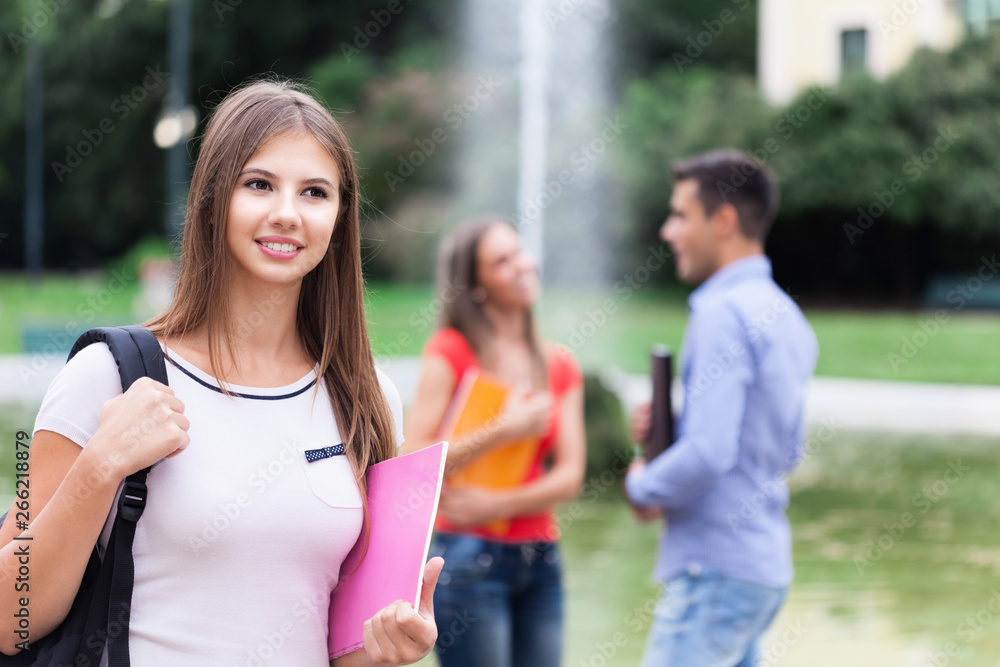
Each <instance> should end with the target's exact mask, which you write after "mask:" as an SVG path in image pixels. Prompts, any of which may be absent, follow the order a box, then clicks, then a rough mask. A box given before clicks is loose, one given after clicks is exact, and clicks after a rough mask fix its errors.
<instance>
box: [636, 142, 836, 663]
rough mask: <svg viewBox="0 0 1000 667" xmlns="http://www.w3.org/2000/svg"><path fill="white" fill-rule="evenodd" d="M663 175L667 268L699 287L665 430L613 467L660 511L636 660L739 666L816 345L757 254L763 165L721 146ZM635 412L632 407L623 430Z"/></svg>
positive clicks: (779, 585)
mask: <svg viewBox="0 0 1000 667" xmlns="http://www.w3.org/2000/svg"><path fill="white" fill-rule="evenodd" d="M673 180H674V191H673V195H672V197H671V200H670V209H671V210H670V216H669V217H668V218H667V221H666V223H665V224H664V225H663V227H662V228H661V230H660V236H661V238H662V239H663V240H664V241H665V242H666V243H668V244H669V245H670V247H671V249H672V251H673V253H674V256H675V261H676V265H677V275H678V277H679V278H680V279H681V280H682V281H684V282H686V283H691V284H699V283H700V286H699V287H698V288H697V289H696V290H695V291H694V292H693V293H692V294H691V296H690V299H689V305H690V308H691V315H690V319H689V322H688V326H687V331H686V332H685V342H684V348H683V353H682V366H683V384H684V394H685V396H684V407H683V411H682V413H681V415H680V417H679V420H678V425H677V434H678V435H677V440H676V441H675V442H674V443H673V445H672V446H671V447H670V448H669V449H667V450H666V451H665V452H664V453H663V454H661V455H659V456H657V457H656V458H655V459H653V460H652V461H648V462H646V461H642V460H641V459H639V460H636V461H635V462H634V463H633V465H632V468H631V469H630V471H629V474H628V477H627V478H626V491H627V493H628V496H629V499H630V501H631V502H632V503H634V504H635V505H636V506H638V509H639V511H638V513H639V514H640V516H643V515H645V516H649V514H650V513H651V512H656V511H657V510H659V511H660V512H662V513H664V514H667V515H668V516H669V528H668V529H667V528H665V529H664V532H663V538H662V541H661V544H660V553H659V558H658V561H657V565H656V576H657V578H658V579H659V580H661V581H662V582H663V583H664V589H663V593H662V597H661V599H660V602H659V604H658V606H657V610H656V615H655V617H654V620H653V625H652V628H651V630H650V636H649V640H648V643H647V647H646V652H645V656H644V658H643V663H642V664H643V667H665V666H667V665H671V666H672V665H677V666H680V667H690V666H693V665H697V666H698V667H733V666H737V665H738V666H739V667H750V666H751V665H755V664H756V658H757V655H758V641H759V639H760V637H761V635H762V634H763V633H764V631H765V630H766V629H767V628H768V626H769V625H770V624H771V622H772V621H773V619H774V617H775V615H776V614H777V612H778V609H779V607H780V606H781V603H782V601H783V600H784V597H785V591H786V589H787V587H788V585H789V584H790V583H791V580H792V548H791V528H790V526H789V523H788V519H787V517H786V516H785V509H786V507H787V506H788V488H787V486H786V485H785V481H784V479H785V476H786V475H787V473H788V472H789V471H791V470H792V469H793V468H794V466H795V465H796V464H797V463H798V461H799V459H801V457H802V453H803V450H804V443H805V430H806V421H805V398H806V387H807V385H808V383H809V380H810V378H811V377H812V374H813V371H814V369H815V366H816V359H817V354H818V349H817V344H816V338H815V336H814V334H813V331H812V328H811V327H810V326H809V323H808V322H807V321H806V319H805V317H804V316H803V315H802V312H801V311H800V310H799V308H798V306H797V305H796V304H795V303H794V302H793V301H792V299H791V298H790V297H789V296H788V295H787V294H786V293H785V292H784V291H782V289H781V288H780V287H778V285H777V284H775V282H774V280H773V279H772V278H771V263H770V261H769V260H768V258H767V257H766V256H765V255H764V240H765V238H766V236H767V233H768V230H769V229H770V227H771V223H772V222H773V220H774V217H775V214H776V213H777V209H778V186H777V182H776V180H775V177H774V175H773V174H772V173H771V172H770V170H769V169H768V168H767V167H765V166H764V165H763V164H761V163H760V162H759V161H757V160H755V159H754V158H752V157H750V156H748V155H745V154H743V153H740V152H738V151H733V150H721V151H713V152H710V153H706V154H703V155H698V156H695V157H692V158H689V159H687V160H683V161H681V162H679V163H677V164H676V165H674V169H673ZM648 424H649V418H648V409H646V410H641V411H640V412H639V413H637V415H636V416H635V417H634V418H633V430H634V431H635V433H634V435H636V436H642V435H644V434H645V432H646V431H647V430H648Z"/></svg>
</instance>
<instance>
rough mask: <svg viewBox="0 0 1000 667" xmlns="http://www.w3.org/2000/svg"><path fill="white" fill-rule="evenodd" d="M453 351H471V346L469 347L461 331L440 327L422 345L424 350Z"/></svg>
mask: <svg viewBox="0 0 1000 667" xmlns="http://www.w3.org/2000/svg"><path fill="white" fill-rule="evenodd" d="M442 348H446V349H455V350H461V351H466V350H468V351H470V352H471V351H472V346H471V345H469V340H468V339H467V338H466V337H465V336H464V335H463V334H462V332H461V331H459V330H458V329H455V328H454V327H442V328H440V329H438V330H437V331H435V332H434V333H433V334H431V337H430V338H429V339H427V343H426V344H425V345H424V350H425V351H426V350H438V349H442Z"/></svg>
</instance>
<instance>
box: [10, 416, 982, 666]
mask: <svg viewBox="0 0 1000 667" xmlns="http://www.w3.org/2000/svg"><path fill="white" fill-rule="evenodd" d="M33 418H34V414H33V412H32V411H31V410H30V409H28V408H26V407H12V406H6V407H3V406H0V438H2V439H0V496H9V494H10V493H11V492H12V489H13V485H12V483H11V482H10V479H9V478H10V476H11V475H12V473H13V471H14V461H15V460H14V455H13V447H14V434H15V432H16V431H17V430H19V429H25V430H30V428H31V425H32V422H33ZM998 478H1000V450H998V448H997V443H996V442H995V441H991V440H987V439H976V438H951V439H948V438H944V439H942V438H920V437H913V436H886V435H864V434H851V433H839V434H836V435H835V437H834V438H833V439H831V440H829V441H828V442H826V443H825V444H823V445H822V446H821V447H820V448H819V449H818V450H817V451H815V452H814V453H812V454H811V455H810V456H809V458H807V460H806V461H805V462H804V463H803V464H802V466H801V467H800V468H799V469H798V470H797V471H796V472H795V474H794V475H793V476H792V478H791V479H790V486H791V488H792V503H791V507H790V510H789V516H790V517H791V520H792V525H793V533H794V538H795V544H794V548H795V565H796V577H795V581H794V583H793V584H792V587H791V589H790V591H789V596H788V601H787V603H786V604H785V606H784V608H783V609H782V612H781V614H780V615H779V617H778V618H777V619H776V621H775V623H774V625H773V626H772V628H771V631H770V632H769V634H768V636H767V637H766V639H765V641H764V642H763V647H764V651H765V653H764V660H763V661H762V665H763V666H768V667H771V666H774V665H789V666H795V665H809V666H813V667H824V666H826V665H831V666H832V665H844V664H847V665H851V666H852V667H868V666H872V667H875V666H878V667H896V666H899V667H930V666H935V667H944V666H945V665H963V666H965V665H968V666H970V667H987V666H991V667H992V666H996V665H997V664H1000V663H998V656H1000V528H998V526H1000V494H998V493H997V488H998ZM588 498H589V499H590V500H589V501H588V500H581V501H579V504H580V509H581V511H580V512H574V514H577V515H578V518H572V517H569V514H568V513H567V512H564V514H563V515H562V516H563V517H564V521H563V524H564V526H565V535H564V539H563V554H564V561H565V566H566V589H567V628H566V634H567V642H566V647H567V648H566V660H565V661H564V664H565V665H566V666H567V667H584V666H588V667H604V666H610V665H637V664H638V662H639V659H640V657H641V655H642V649H643V645H644V642H645V637H646V633H647V630H648V626H649V619H650V612H651V611H652V608H653V605H654V604H655V599H656V597H657V593H658V590H657V587H656V586H655V585H654V584H653V583H652V582H651V580H650V571H651V569H652V566H653V560H654V555H655V548H656V543H657V536H658V533H659V527H658V526H655V525H647V526H638V525H636V524H635V523H634V522H633V521H632V520H631V517H630V516H629V513H628V511H627V509H626V508H625V507H624V506H623V505H622V503H621V502H620V496H619V490H618V488H617V487H615V486H612V487H608V488H605V489H603V491H602V493H600V494H599V495H598V498H597V499H596V500H593V499H592V496H588ZM566 517H569V518H566ZM421 664H423V665H426V666H431V665H434V664H436V661H435V660H434V659H433V658H428V659H427V660H424V661H423V662H422V663H421Z"/></svg>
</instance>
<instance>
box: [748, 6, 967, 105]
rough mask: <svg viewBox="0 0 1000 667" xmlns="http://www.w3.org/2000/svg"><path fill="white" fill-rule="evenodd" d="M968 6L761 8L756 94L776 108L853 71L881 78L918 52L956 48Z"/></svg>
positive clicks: (830, 84)
mask: <svg viewBox="0 0 1000 667" xmlns="http://www.w3.org/2000/svg"><path fill="white" fill-rule="evenodd" d="M968 1H969V0H966V3H962V2H960V1H959V0H760V4H759V12H760V13H759V20H758V30H759V34H758V43H757V67H758V80H759V82H760V86H761V90H762V91H763V93H764V96H765V98H767V100H768V101H769V102H771V103H772V104H776V105H781V104H787V103H788V102H790V101H791V100H792V98H794V97H795V95H796V94H798V93H799V92H801V91H802V90H803V89H804V88H807V87H809V86H812V85H826V86H833V85H835V84H836V83H837V82H838V81H839V80H840V78H841V76H842V75H843V74H844V73H845V72H848V71H851V70H852V69H855V68H864V69H865V70H867V71H868V72H869V73H870V74H871V75H872V76H873V77H875V78H877V79H882V78H885V77H886V76H888V75H889V74H892V73H893V72H895V71H896V70H898V69H900V68H901V67H902V66H903V65H905V64H906V62H907V61H908V60H909V59H910V56H911V55H912V54H913V52H914V51H915V50H916V49H918V48H920V47H922V46H927V47H930V48H934V49H938V50H946V49H950V48H951V47H953V46H954V45H955V44H957V43H958V42H959V40H961V38H962V36H963V34H964V31H965V22H964V20H963V12H964V11H966V10H965V5H966V4H967V3H968Z"/></svg>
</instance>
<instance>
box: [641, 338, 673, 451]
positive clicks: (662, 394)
mask: <svg viewBox="0 0 1000 667" xmlns="http://www.w3.org/2000/svg"><path fill="white" fill-rule="evenodd" d="M649 356H650V360H651V362H652V364H651V365H652V374H653V400H652V403H651V404H650V414H649V435H648V436H647V437H646V442H645V447H644V450H645V456H646V460H647V461H652V460H653V459H654V458H656V457H657V456H658V455H660V454H662V453H663V451H664V450H666V449H667V448H668V447H670V445H672V444H674V410H673V403H672V401H671V399H670V387H671V385H672V384H673V380H674V369H673V365H674V364H673V361H674V357H673V354H671V352H670V348H669V347H667V346H666V345H654V346H653V349H652V350H651V351H650V353H649Z"/></svg>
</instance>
